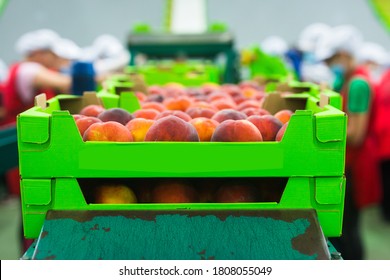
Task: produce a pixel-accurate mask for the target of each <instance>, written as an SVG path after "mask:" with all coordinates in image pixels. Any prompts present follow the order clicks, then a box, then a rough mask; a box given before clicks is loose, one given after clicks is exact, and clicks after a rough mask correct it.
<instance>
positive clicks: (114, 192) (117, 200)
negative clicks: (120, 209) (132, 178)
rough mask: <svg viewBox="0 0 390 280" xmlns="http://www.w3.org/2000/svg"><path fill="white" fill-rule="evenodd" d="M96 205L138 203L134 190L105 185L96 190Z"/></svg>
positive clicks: (121, 186) (123, 186)
mask: <svg viewBox="0 0 390 280" xmlns="http://www.w3.org/2000/svg"><path fill="white" fill-rule="evenodd" d="M95 203H99V204H102V203H107V204H129V203H137V197H136V196H135V194H134V192H133V190H132V189H131V188H129V187H128V186H125V185H103V186H99V187H98V188H96V193H95Z"/></svg>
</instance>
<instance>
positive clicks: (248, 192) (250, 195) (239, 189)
mask: <svg viewBox="0 0 390 280" xmlns="http://www.w3.org/2000/svg"><path fill="white" fill-rule="evenodd" d="M216 201H217V202H220V203H239V202H256V190H255V189H254V188H253V187H251V186H246V185H225V186H221V187H220V188H219V189H218V191H217V194H216Z"/></svg>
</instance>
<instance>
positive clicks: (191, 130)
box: [145, 112, 199, 142]
mask: <svg viewBox="0 0 390 280" xmlns="http://www.w3.org/2000/svg"><path fill="white" fill-rule="evenodd" d="M182 113H183V112H182ZM183 114H184V113H183ZM145 141H179V142H199V136H198V132H197V131H196V129H195V127H194V126H193V125H191V124H190V123H188V122H186V121H184V120H183V119H181V118H179V117H176V116H173V115H170V116H167V117H163V118H161V119H158V120H156V121H155V123H154V124H153V125H152V126H151V127H150V128H149V131H148V132H147V133H146V136H145Z"/></svg>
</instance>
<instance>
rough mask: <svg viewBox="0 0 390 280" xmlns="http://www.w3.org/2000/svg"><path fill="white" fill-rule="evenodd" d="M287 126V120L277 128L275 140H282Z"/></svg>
mask: <svg viewBox="0 0 390 280" xmlns="http://www.w3.org/2000/svg"><path fill="white" fill-rule="evenodd" d="M287 126H288V122H286V123H285V124H283V126H282V127H281V128H280V129H279V131H278V134H276V138H275V140H276V141H279V142H280V141H282V139H283V136H284V133H285V132H286V129H287Z"/></svg>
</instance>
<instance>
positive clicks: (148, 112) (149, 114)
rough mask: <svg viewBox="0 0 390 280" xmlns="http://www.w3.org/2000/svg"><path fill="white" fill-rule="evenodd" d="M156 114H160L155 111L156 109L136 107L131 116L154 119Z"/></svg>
mask: <svg viewBox="0 0 390 280" xmlns="http://www.w3.org/2000/svg"><path fill="white" fill-rule="evenodd" d="M158 114H160V111H157V110H156V109H138V110H137V111H135V112H134V113H133V116H134V117H135V118H144V119H148V120H154V119H155V118H156V116H157V115H158Z"/></svg>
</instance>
